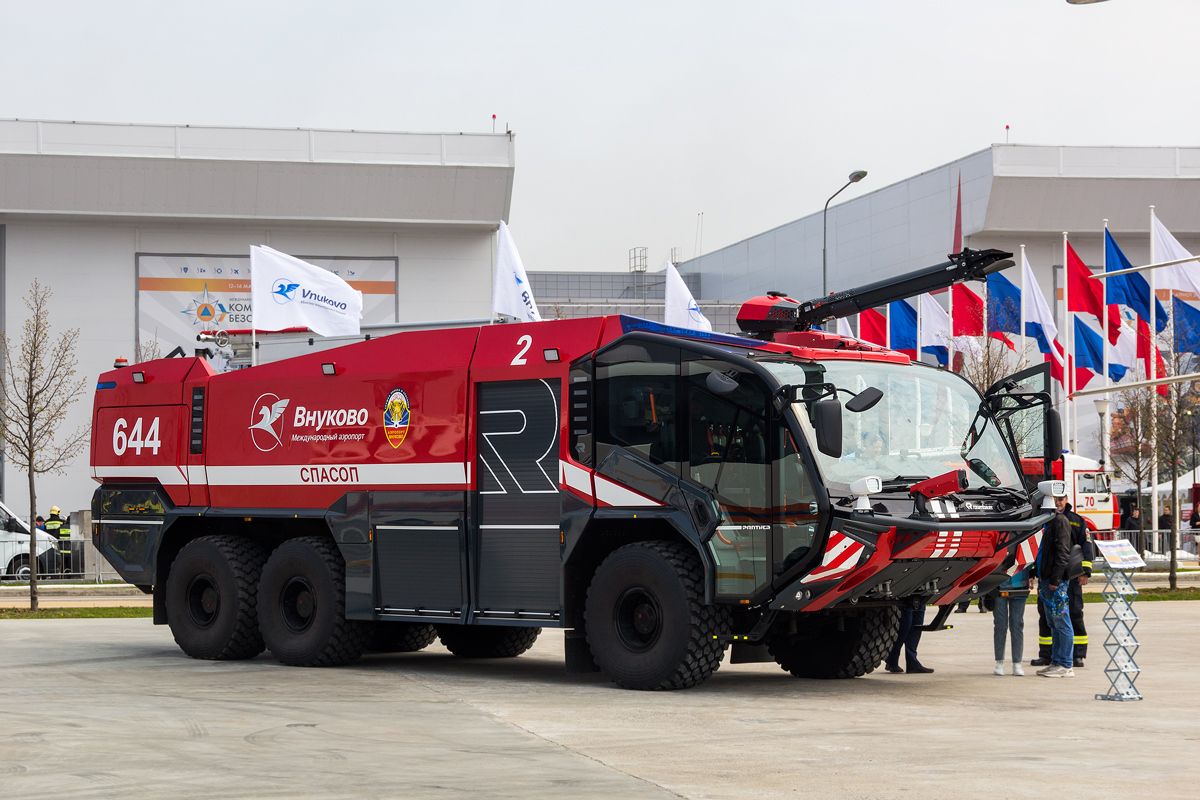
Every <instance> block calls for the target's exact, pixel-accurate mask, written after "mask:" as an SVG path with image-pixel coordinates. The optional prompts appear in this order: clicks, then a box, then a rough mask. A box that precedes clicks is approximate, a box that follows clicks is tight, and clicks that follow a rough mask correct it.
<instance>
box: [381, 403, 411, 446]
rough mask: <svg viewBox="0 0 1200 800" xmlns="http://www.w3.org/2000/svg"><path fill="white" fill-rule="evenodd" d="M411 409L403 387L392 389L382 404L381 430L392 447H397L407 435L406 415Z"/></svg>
mask: <svg viewBox="0 0 1200 800" xmlns="http://www.w3.org/2000/svg"><path fill="white" fill-rule="evenodd" d="M410 410H411V408H410V406H409V403H408V395H407V394H405V393H404V390H403V389H392V391H391V392H390V393H389V394H388V397H387V402H386V403H384V406H383V432H384V433H385V434H387V440H388V442H389V443H390V444H391V445H392V447H399V446H400V445H401V444H403V443H404V437H405V436H408V415H409V411H410Z"/></svg>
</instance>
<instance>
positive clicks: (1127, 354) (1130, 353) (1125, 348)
mask: <svg viewBox="0 0 1200 800" xmlns="http://www.w3.org/2000/svg"><path fill="white" fill-rule="evenodd" d="M1113 364H1119V365H1121V366H1123V367H1125V368H1126V369H1127V372H1126V374H1127V375H1130V374H1133V375H1136V374H1137V333H1136V332H1135V331H1134V330H1133V326H1132V325H1130V324H1129V322H1128V321H1126V320H1124V319H1122V320H1121V331H1120V333H1119V334H1118V336H1117V343H1116V344H1109V345H1108V365H1109V367H1112V365H1113Z"/></svg>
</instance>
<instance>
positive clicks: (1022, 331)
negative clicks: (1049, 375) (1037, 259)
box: [1017, 245, 1029, 360]
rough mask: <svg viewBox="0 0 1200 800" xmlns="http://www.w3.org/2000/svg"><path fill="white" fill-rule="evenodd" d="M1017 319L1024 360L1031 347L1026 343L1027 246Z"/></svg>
mask: <svg viewBox="0 0 1200 800" xmlns="http://www.w3.org/2000/svg"><path fill="white" fill-rule="evenodd" d="M1017 319H1018V320H1019V323H1018V326H1017V334H1018V335H1019V336H1020V337H1021V359H1022V360H1024V358H1025V351H1026V350H1027V349H1028V347H1029V342H1027V341H1025V245H1021V310H1020V314H1019V315H1018V316H1017Z"/></svg>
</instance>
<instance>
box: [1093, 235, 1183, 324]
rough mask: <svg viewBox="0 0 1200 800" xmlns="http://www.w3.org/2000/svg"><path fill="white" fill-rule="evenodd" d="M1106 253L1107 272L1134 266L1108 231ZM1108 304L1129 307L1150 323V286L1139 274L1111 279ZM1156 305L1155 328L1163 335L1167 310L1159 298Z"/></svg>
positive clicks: (1105, 267) (1105, 240) (1105, 239)
mask: <svg viewBox="0 0 1200 800" xmlns="http://www.w3.org/2000/svg"><path fill="white" fill-rule="evenodd" d="M1104 252H1105V258H1104V271H1105V272H1117V271H1118V270H1122V269H1130V268H1131V267H1132V266H1133V265H1132V264H1130V263H1129V259H1127V258H1126V257H1125V254H1124V253H1122V252H1121V248H1119V247H1117V242H1116V240H1115V239H1113V237H1112V234H1111V233H1109V232H1108V231H1107V230H1105V231H1104ZM1108 302H1109V303H1110V304H1112V303H1120V304H1121V305H1126V306H1129V307H1130V308H1132V309H1133V312H1134V313H1135V314H1137V315H1138V316H1139V317H1140V318H1141V319H1143V320H1144V321H1146V322H1147V323H1149V322H1150V284H1149V283H1148V282H1147V281H1146V279H1145V278H1143V277H1142V275H1141V273H1139V272H1131V273H1129V274H1128V275H1118V276H1117V277H1115V278H1109V279H1108ZM1154 303H1155V308H1154V327H1155V328H1157V329H1158V332H1159V333H1162V332H1163V331H1164V330H1166V328H1167V309H1165V308H1164V307H1163V304H1162V302H1161V301H1160V300H1158V298H1155V300H1154Z"/></svg>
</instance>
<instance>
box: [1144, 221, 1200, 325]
mask: <svg viewBox="0 0 1200 800" xmlns="http://www.w3.org/2000/svg"><path fill="white" fill-rule="evenodd" d="M1150 236H1151V237H1152V238H1153V240H1154V258H1155V259H1156V260H1157V261H1159V262H1162V261H1178V260H1179V259H1181V258H1191V256H1192V254H1191V253H1189V252H1188V251H1187V250H1186V249H1185V248H1184V246H1183V245H1181V244H1180V243H1179V241H1178V240H1177V239H1176V238H1175V237H1174V236H1172V235H1171V232H1170V231H1169V230H1167V228H1166V226H1165V225H1163V224H1162V223H1161V222H1159V221H1158V217H1154V223H1153V225H1152V227H1151V228H1150ZM1154 288H1155V289H1156V290H1157V289H1173V290H1176V291H1180V292H1192V293H1194V294H1196V295H1200V261H1193V262H1191V263H1186V264H1175V265H1173V266H1170V267H1159V268H1158V269H1156V270H1155V276H1154ZM1167 313H1168V314H1169V313H1171V312H1170V311H1168V312H1167Z"/></svg>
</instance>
